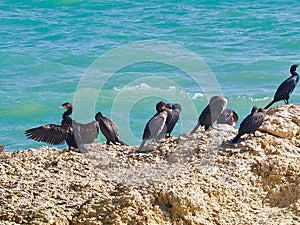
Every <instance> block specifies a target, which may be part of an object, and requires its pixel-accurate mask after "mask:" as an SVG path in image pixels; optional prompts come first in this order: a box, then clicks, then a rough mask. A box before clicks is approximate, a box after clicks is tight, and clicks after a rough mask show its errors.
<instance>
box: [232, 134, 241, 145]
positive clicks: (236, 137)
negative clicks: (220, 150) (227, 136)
mask: <svg viewBox="0 0 300 225" xmlns="http://www.w3.org/2000/svg"><path fill="white" fill-rule="evenodd" d="M240 137H241V135H240V134H239V133H238V134H237V135H236V136H235V138H233V139H232V141H231V143H237V142H238V141H239V139H240Z"/></svg>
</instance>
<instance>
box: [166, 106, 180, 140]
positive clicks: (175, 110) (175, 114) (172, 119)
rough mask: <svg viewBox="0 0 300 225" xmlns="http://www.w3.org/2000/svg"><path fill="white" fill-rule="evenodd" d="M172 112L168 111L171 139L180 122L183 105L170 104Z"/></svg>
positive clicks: (167, 120) (167, 124) (168, 126)
mask: <svg viewBox="0 0 300 225" xmlns="http://www.w3.org/2000/svg"><path fill="white" fill-rule="evenodd" d="M169 108H171V110H170V111H168V116H167V119H166V127H167V132H166V134H167V136H168V137H170V136H171V133H172V131H173V129H174V127H175V125H176V123H177V122H178V120H179V116H180V113H181V105H180V104H179V103H174V104H170V107H169Z"/></svg>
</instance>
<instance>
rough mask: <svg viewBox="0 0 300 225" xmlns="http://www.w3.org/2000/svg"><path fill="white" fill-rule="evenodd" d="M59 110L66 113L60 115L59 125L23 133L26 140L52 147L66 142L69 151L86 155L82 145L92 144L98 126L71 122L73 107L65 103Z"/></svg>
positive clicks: (49, 125)
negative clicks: (72, 149)
mask: <svg viewBox="0 0 300 225" xmlns="http://www.w3.org/2000/svg"><path fill="white" fill-rule="evenodd" d="M59 108H64V109H66V111H65V112H64V113H63V115H62V121H61V125H56V124H47V125H43V126H40V127H35V128H32V129H29V130H26V131H25V135H26V136H27V138H29V139H32V140H35V141H38V142H45V143H48V144H52V145H58V144H64V143H65V142H67V145H68V147H69V150H71V147H74V148H77V149H79V151H80V152H81V153H86V152H87V150H86V149H85V148H84V146H83V145H84V144H90V143H92V142H93V141H94V140H95V139H96V138H97V137H98V133H99V124H98V122H97V121H93V122H91V123H88V124H81V123H78V122H76V121H75V120H72V119H71V118H70V115H71V114H72V112H73V107H72V105H71V104H70V103H68V102H66V103H64V104H62V105H61V106H60V107H59Z"/></svg>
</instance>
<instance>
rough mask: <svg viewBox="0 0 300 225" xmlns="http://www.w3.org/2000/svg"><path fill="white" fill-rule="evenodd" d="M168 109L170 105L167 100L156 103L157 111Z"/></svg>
mask: <svg viewBox="0 0 300 225" xmlns="http://www.w3.org/2000/svg"><path fill="white" fill-rule="evenodd" d="M166 110H168V106H167V104H166V103H165V102H163V101H160V102H158V103H157V104H156V111H157V112H162V111H166Z"/></svg>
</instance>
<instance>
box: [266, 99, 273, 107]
mask: <svg viewBox="0 0 300 225" xmlns="http://www.w3.org/2000/svg"><path fill="white" fill-rule="evenodd" d="M274 103H275V101H274V100H273V101H271V102H270V103H269V104H268V105H267V106H266V107H265V109H268V108H270V106H271V105H273V104H274Z"/></svg>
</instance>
